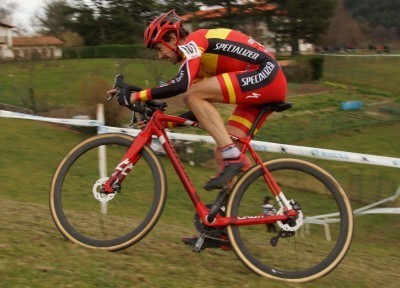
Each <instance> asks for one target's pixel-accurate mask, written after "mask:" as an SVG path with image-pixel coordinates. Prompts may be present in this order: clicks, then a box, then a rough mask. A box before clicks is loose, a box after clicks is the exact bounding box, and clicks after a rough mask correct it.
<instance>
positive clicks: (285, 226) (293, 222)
mask: <svg viewBox="0 0 400 288" xmlns="http://www.w3.org/2000/svg"><path fill="white" fill-rule="evenodd" d="M276 215H284V213H283V208H281V209H279V210H278V212H277V213H276ZM303 218H304V216H303V212H301V210H298V211H297V218H296V219H289V220H286V221H284V222H285V223H283V222H282V221H276V224H278V226H279V227H280V228H281V229H282V230H284V231H296V230H297V229H299V228H300V227H301V225H303Z"/></svg>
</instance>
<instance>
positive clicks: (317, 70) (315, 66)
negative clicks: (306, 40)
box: [309, 56, 324, 80]
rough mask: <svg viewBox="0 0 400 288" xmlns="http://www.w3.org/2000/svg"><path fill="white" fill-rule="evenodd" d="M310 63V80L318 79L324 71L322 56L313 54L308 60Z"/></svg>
mask: <svg viewBox="0 0 400 288" xmlns="http://www.w3.org/2000/svg"><path fill="white" fill-rule="evenodd" d="M309 62H310V65H311V69H312V74H311V78H312V80H320V79H321V78H322V75H323V71H324V57H323V56H314V57H312V58H311V59H310V60H309Z"/></svg>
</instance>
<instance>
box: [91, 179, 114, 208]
mask: <svg viewBox="0 0 400 288" xmlns="http://www.w3.org/2000/svg"><path fill="white" fill-rule="evenodd" d="M107 180H108V177H103V178H100V179H99V180H97V181H96V183H94V185H93V196H94V198H95V199H96V200H98V201H100V202H103V203H104V202H108V201H110V200H112V199H113V198H114V197H115V195H116V194H117V192H111V193H104V192H103V185H104V184H105V183H106V182H107Z"/></svg>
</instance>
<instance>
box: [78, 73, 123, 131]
mask: <svg viewBox="0 0 400 288" xmlns="http://www.w3.org/2000/svg"><path fill="white" fill-rule="evenodd" d="M82 83H83V84H82V86H81V89H80V93H81V95H82V97H83V102H84V103H85V106H86V107H87V113H88V114H89V116H90V118H91V119H96V116H97V115H96V111H97V104H99V103H100V104H101V103H102V104H104V117H105V124H106V125H108V126H115V127H121V125H122V118H123V112H124V111H125V110H126V109H125V108H124V107H121V106H119V105H118V102H117V100H116V99H113V100H114V101H110V102H107V100H106V99H107V96H106V92H107V91H108V90H109V89H110V87H111V85H112V84H111V83H110V82H109V81H107V80H106V79H104V78H103V77H101V76H97V75H92V76H91V77H90V79H87V81H86V80H85V79H84V80H83V82H82Z"/></svg>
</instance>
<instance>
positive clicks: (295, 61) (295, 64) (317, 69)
mask: <svg viewBox="0 0 400 288" xmlns="http://www.w3.org/2000/svg"><path fill="white" fill-rule="evenodd" d="M279 60H280V61H281V62H290V63H291V64H290V65H286V66H285V65H282V66H283V67H282V68H283V71H284V72H285V75H286V78H287V79H288V81H290V82H297V83H305V82H311V81H312V80H320V79H321V78H322V76H323V68H324V67H323V65H324V57H323V56H315V55H311V56H298V57H286V58H283V57H280V59H279Z"/></svg>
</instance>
